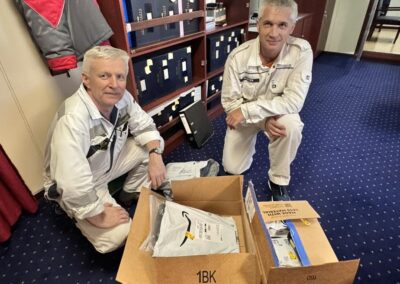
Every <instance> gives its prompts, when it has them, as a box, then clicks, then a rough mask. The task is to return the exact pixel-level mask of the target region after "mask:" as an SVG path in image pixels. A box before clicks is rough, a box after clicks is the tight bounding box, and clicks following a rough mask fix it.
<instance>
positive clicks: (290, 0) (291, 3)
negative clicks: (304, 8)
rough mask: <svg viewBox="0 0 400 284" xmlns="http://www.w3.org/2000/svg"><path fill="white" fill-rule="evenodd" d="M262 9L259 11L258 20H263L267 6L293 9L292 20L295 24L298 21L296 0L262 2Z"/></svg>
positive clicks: (266, 0)
mask: <svg viewBox="0 0 400 284" xmlns="http://www.w3.org/2000/svg"><path fill="white" fill-rule="evenodd" d="M261 1H262V2H261V3H260V7H259V9H258V19H261V16H262V15H263V14H264V10H265V8H266V7H267V6H275V7H286V8H290V9H291V13H290V20H292V22H293V23H295V22H296V19H297V14H298V11H297V3H296V2H295V1H294V0H261Z"/></svg>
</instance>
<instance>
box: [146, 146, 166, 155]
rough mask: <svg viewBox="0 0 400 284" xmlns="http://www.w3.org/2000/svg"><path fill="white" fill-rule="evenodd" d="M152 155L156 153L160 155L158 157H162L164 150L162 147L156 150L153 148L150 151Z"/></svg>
mask: <svg viewBox="0 0 400 284" xmlns="http://www.w3.org/2000/svg"><path fill="white" fill-rule="evenodd" d="M151 153H156V154H158V155H162V153H163V150H162V149H161V148H160V147H155V148H153V149H151V150H150V151H149V155H150V154H151Z"/></svg>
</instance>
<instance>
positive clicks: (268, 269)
mask: <svg viewBox="0 0 400 284" xmlns="http://www.w3.org/2000/svg"><path fill="white" fill-rule="evenodd" d="M245 202H246V210H247V212H248V215H249V219H250V220H251V228H252V232H253V236H254V238H255V241H256V244H257V249H258V252H259V261H260V263H261V269H260V270H261V273H262V279H261V280H262V283H268V284H270V283H296V284H297V283H313V284H314V283H353V281H354V277H355V274H356V272H357V268H358V265H359V259H355V260H349V261H338V259H337V257H336V255H335V252H334V251H333V249H332V247H331V245H330V243H329V241H328V239H327V237H326V235H325V233H324V231H323V229H322V227H321V225H320V224H319V222H318V218H319V215H318V214H317V212H315V210H314V209H313V208H312V207H311V206H310V204H309V203H308V202H307V201H290V202H285V201H280V202H257V199H256V195H255V192H254V189H253V188H252V186H251V185H249V187H248V190H247V192H246V199H245ZM277 220H292V222H293V224H294V225H295V228H296V230H297V233H298V236H299V237H300V240H301V243H302V245H303V246H302V247H303V249H304V251H305V253H306V254H307V257H308V260H309V262H310V265H309V266H302V267H294V268H288V267H277V263H279V262H278V260H277V257H276V255H275V252H274V250H273V246H272V242H271V237H270V236H269V233H268V230H267V227H266V225H265V222H267V223H269V222H272V221H277Z"/></svg>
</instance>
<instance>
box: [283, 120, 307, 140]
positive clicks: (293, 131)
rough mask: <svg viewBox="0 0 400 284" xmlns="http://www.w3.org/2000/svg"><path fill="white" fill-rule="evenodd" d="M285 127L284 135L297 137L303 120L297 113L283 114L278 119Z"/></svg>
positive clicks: (300, 131)
mask: <svg viewBox="0 0 400 284" xmlns="http://www.w3.org/2000/svg"><path fill="white" fill-rule="evenodd" d="M278 122H279V123H280V124H282V125H283V126H284V127H285V129H286V137H299V136H301V133H302V131H303V126H304V124H303V122H302V121H301V120H300V117H299V115H284V116H282V117H280V118H279V119H278Z"/></svg>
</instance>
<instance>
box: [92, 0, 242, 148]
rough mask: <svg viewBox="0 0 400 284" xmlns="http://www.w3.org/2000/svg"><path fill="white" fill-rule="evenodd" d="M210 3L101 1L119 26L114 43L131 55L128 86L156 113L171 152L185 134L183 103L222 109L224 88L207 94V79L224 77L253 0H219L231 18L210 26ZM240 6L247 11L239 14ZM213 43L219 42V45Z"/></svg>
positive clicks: (215, 110)
mask: <svg viewBox="0 0 400 284" xmlns="http://www.w3.org/2000/svg"><path fill="white" fill-rule="evenodd" d="M205 2H206V1H205V0H98V3H99V6H100V9H101V11H102V13H103V15H104V16H105V18H106V20H107V22H108V23H109V25H110V26H111V28H112V29H113V31H114V35H113V36H112V37H111V39H110V42H111V44H112V45H113V46H115V47H118V48H121V49H123V50H126V51H127V52H128V53H129V55H130V56H131V59H132V60H131V61H130V62H129V76H128V82H127V89H128V91H129V92H130V93H131V94H132V96H133V97H134V98H135V100H136V101H137V102H138V103H139V104H140V105H141V106H142V108H143V109H144V110H145V111H147V112H148V113H149V114H150V115H151V116H152V117H153V119H154V121H155V123H156V125H157V127H158V129H159V131H160V133H161V135H162V136H163V137H164V139H165V140H166V152H168V151H170V150H172V148H173V147H174V146H175V145H177V144H178V143H179V142H180V141H182V140H183V139H184V137H185V135H184V134H185V132H184V130H183V126H182V124H181V122H180V120H179V111H180V110H182V109H183V108H184V107H186V106H187V105H189V104H191V103H193V102H195V101H197V100H202V101H203V103H204V105H205V106H209V107H210V108H213V109H212V110H210V109H208V113H209V117H210V118H213V117H215V116H216V115H218V114H219V113H221V112H222V108H221V106H220V100H219V99H218V98H219V96H220V92H216V93H214V94H213V95H208V91H207V84H208V81H209V80H210V79H212V78H213V77H215V76H218V77H221V78H222V73H223V65H224V63H225V59H226V57H227V55H228V54H229V52H230V51H232V49H233V48H235V47H236V46H237V45H239V44H240V43H242V42H243V41H244V40H245V33H246V31H247V15H248V0H231V1H219V2H221V3H222V5H223V6H224V8H225V13H226V23H225V24H224V26H216V27H213V28H212V29H210V30H206V29H205V27H206V22H205V20H206V13H205V11H206V3H205ZM238 7H244V8H246V9H247V10H244V11H242V12H241V13H238V12H237V11H235V10H237V9H238ZM233 35H234V36H233ZM221 37H222V39H223V40H221ZM212 42H214V43H216V42H219V43H218V44H219V46H218V47H217V46H214V47H216V49H215V48H214V47H212V46H211V45H210V43H212ZM218 44H216V45H218ZM214 88H215V87H214Z"/></svg>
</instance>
